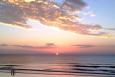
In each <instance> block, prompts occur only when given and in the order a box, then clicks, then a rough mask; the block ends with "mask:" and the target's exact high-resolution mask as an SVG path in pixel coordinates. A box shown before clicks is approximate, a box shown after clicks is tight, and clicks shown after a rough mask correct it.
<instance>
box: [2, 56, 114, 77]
mask: <svg viewBox="0 0 115 77" xmlns="http://www.w3.org/2000/svg"><path fill="white" fill-rule="evenodd" d="M11 68H12V69H13V70H14V75H11V70H12V69H11ZM12 76H14V77H115V56H78V55H77V56H75V55H74V56H72V55H71V56H70V55H69V56H67V55H66V56H63V55H60V56H52V55H0V77H12Z"/></svg>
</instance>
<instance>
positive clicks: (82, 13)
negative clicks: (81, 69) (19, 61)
mask: <svg viewBox="0 0 115 77" xmlns="http://www.w3.org/2000/svg"><path fill="white" fill-rule="evenodd" d="M105 7H106V8H105ZM113 7H115V1H114V0H95V1H93V0H92V1H91V0H56V1H55V0H38V1H35V0H25V2H23V1H21V0H19V1H18V0H17V1H14V0H6V1H0V53H1V54H2V53H40V54H41V53H43V54H44V53H57V49H58V52H59V53H62V54H66V53H71V54H72V53H77V54H113V53H114V54H115V44H114V42H115V27H114V26H115V22H114V20H115V15H114V13H115V10H114V9H113ZM13 11H14V12H13Z"/></svg>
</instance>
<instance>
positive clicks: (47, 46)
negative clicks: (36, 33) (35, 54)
mask: <svg viewBox="0 0 115 77" xmlns="http://www.w3.org/2000/svg"><path fill="white" fill-rule="evenodd" d="M0 46H1V47H19V48H29V49H46V48H55V47H56V45H55V44H54V43H47V44H46V45H44V46H31V45H9V44H0Z"/></svg>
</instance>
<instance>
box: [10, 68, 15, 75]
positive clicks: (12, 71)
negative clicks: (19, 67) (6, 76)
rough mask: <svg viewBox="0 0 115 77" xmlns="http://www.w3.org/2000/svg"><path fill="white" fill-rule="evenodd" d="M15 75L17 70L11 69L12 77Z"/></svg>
mask: <svg viewBox="0 0 115 77" xmlns="http://www.w3.org/2000/svg"><path fill="white" fill-rule="evenodd" d="M14 75H15V69H13V67H11V76H14Z"/></svg>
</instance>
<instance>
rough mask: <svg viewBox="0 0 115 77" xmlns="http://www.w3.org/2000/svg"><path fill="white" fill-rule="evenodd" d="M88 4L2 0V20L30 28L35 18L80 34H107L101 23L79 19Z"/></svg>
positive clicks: (73, 0) (75, 0)
mask: <svg viewBox="0 0 115 77" xmlns="http://www.w3.org/2000/svg"><path fill="white" fill-rule="evenodd" d="M87 6H88V5H87V3H85V2H84V1H83V0H62V2H60V4H59V3H57V2H56V1H55V0H29V1H27V0H23V1H22V0H16V1H13V0H5V1H4V0H1V1H0V22H3V23H6V24H13V25H12V26H15V25H17V26H20V27H24V28H30V27H31V25H28V24H27V21H28V19H35V20H38V21H40V23H42V24H44V25H46V26H55V27H58V28H60V29H63V30H68V31H72V32H76V33H78V34H84V35H95V36H97V35H105V34H106V32H103V31H102V29H103V27H102V26H101V25H98V24H95V25H92V24H83V23H81V22H79V21H78V19H80V17H79V16H78V13H79V12H80V11H82V9H84V8H85V7H87ZM38 26H39V25H38ZM94 31H95V32H94Z"/></svg>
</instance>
